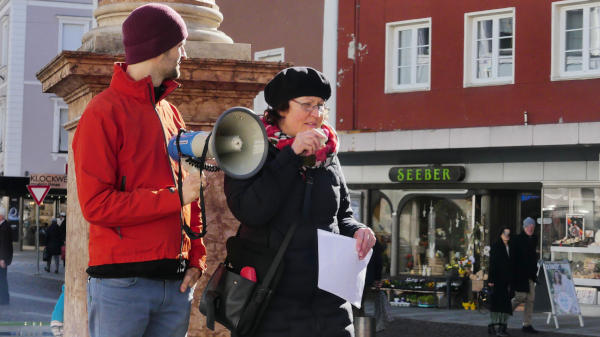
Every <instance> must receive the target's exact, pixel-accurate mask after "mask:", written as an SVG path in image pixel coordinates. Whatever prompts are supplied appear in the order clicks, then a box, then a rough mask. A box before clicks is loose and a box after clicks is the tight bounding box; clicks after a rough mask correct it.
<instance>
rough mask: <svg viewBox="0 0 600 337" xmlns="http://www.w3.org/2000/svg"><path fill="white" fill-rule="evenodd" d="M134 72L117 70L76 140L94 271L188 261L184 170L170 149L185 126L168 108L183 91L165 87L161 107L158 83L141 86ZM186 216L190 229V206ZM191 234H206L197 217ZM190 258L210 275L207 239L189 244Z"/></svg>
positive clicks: (78, 175) (85, 117)
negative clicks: (178, 176)
mask: <svg viewBox="0 0 600 337" xmlns="http://www.w3.org/2000/svg"><path fill="white" fill-rule="evenodd" d="M126 68H127V66H126V65H125V64H121V63H116V64H115V67H114V74H113V78H112V81H111V83H110V87H109V88H108V89H106V90H104V91H103V92H101V93H100V94H98V95H97V96H95V97H94V98H93V99H92V100H91V102H90V103H89V104H88V105H87V107H86V109H85V111H84V113H83V115H82V116H81V119H80V120H79V124H78V125H77V130H76V131H75V136H74V138H73V154H74V162H75V173H76V181H77V194H78V196H79V204H80V206H81V210H82V213H83V216H84V218H85V219H86V220H87V221H89V223H90V237H89V255H90V260H89V266H98V265H106V264H116V263H130V262H144V261H154V260H161V259H177V258H179V254H180V248H181V247H180V244H181V235H182V234H181V229H180V210H181V203H180V201H179V196H178V193H177V190H176V189H175V185H176V184H175V182H174V177H173V174H172V171H171V167H173V169H174V171H175V173H176V172H177V171H178V165H177V162H176V161H173V160H171V159H170V158H169V155H168V154H167V149H166V141H168V140H169V139H171V137H172V136H173V135H176V134H177V131H178V130H179V128H180V127H184V122H183V119H182V117H181V115H180V114H179V112H178V111H177V109H176V108H175V107H174V106H173V105H171V104H170V103H168V102H167V101H165V100H164V98H165V97H166V96H167V95H168V94H169V93H171V92H172V91H173V90H175V89H176V88H177V86H178V84H177V83H176V82H175V81H172V80H167V81H165V82H163V85H164V86H165V87H166V90H165V92H164V94H163V95H162V97H159V98H158V99H156V101H157V102H156V103H154V102H155V97H154V88H153V85H152V80H151V78H150V76H148V77H146V78H144V79H142V80H139V81H134V80H133V79H132V78H131V77H129V75H127V73H126V72H125V71H126ZM159 118H160V120H159ZM161 124H162V125H161ZM163 131H164V132H163ZM192 204H195V203H192ZM196 207H197V206H196ZM195 213H196V214H197V212H195ZM184 214H185V216H186V218H187V223H188V224H189V223H190V221H189V220H190V206H186V207H184ZM191 227H192V230H194V231H195V232H199V231H200V230H201V227H202V226H201V224H200V221H199V218H198V217H197V216H196V217H194V219H193V221H192V223H191ZM184 236H185V235H184ZM182 251H183V257H184V258H185V259H188V260H189V262H190V265H191V266H194V267H199V268H201V269H206V264H205V256H206V249H205V247H204V244H203V242H202V240H201V239H199V240H193V241H191V240H190V239H189V238H188V237H187V236H185V238H184V243H183V250H182Z"/></svg>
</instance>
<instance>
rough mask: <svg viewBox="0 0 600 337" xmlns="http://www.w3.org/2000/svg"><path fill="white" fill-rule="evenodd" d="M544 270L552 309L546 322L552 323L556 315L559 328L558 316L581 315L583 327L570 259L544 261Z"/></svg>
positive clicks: (581, 322) (556, 324)
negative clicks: (551, 320)
mask: <svg viewBox="0 0 600 337" xmlns="http://www.w3.org/2000/svg"><path fill="white" fill-rule="evenodd" d="M543 271H544V278H545V279H546V289H547V290H548V297H549V300H550V306H551V309H552V312H550V313H548V319H547V321H546V324H550V319H551V318H552V317H554V325H555V326H556V328H557V329H558V320H557V318H556V317H557V316H579V325H580V326H582V327H583V317H582V316H581V308H580V307H579V302H578V300H577V292H576V291H575V284H574V283H573V275H572V274H571V265H570V264H569V261H543Z"/></svg>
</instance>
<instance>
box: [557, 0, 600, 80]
mask: <svg viewBox="0 0 600 337" xmlns="http://www.w3.org/2000/svg"><path fill="white" fill-rule="evenodd" d="M552 9H553V21H552V25H553V30H552V31H553V39H552V43H553V46H552V58H553V62H552V64H553V67H552V78H553V79H554V80H561V79H574V78H589V77H598V76H600V1H589V0H587V1H581V0H578V1H560V2H555V3H553V5H552Z"/></svg>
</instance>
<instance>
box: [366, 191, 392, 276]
mask: <svg viewBox="0 0 600 337" xmlns="http://www.w3.org/2000/svg"><path fill="white" fill-rule="evenodd" d="M392 214H393V213H392V204H391V202H390V199H389V198H388V197H387V196H386V195H385V194H384V193H382V192H380V191H372V192H371V229H373V232H375V236H376V237H377V241H378V242H379V244H381V245H382V259H381V260H382V262H381V264H382V268H381V274H382V275H390V265H391V249H392V222H393V219H392V216H393V215H392Z"/></svg>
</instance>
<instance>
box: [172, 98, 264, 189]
mask: <svg viewBox="0 0 600 337" xmlns="http://www.w3.org/2000/svg"><path fill="white" fill-rule="evenodd" d="M208 137H210V139H209V142H208V149H207V153H206V157H205V158H214V159H215V160H216V162H217V165H218V166H219V168H220V169H221V170H223V172H225V174H227V175H228V176H230V177H232V178H236V179H245V178H249V177H252V176H253V175H255V174H256V173H258V171H260V169H261V168H262V166H263V164H264V163H265V160H266V159H267V151H268V145H269V143H268V140H267V132H266V130H265V127H264V125H263V123H262V122H261V121H260V119H259V118H258V117H257V116H256V114H254V112H253V111H252V110H250V109H247V108H243V107H234V108H231V109H228V110H227V111H225V112H224V113H223V114H221V116H219V118H218V119H217V122H216V123H215V126H214V127H213V129H212V132H207V131H192V132H183V133H182V134H181V135H179V149H177V138H178V137H177V136H175V137H173V138H172V139H171V140H170V141H169V145H168V147H167V149H168V151H169V155H170V156H171V158H173V159H175V160H177V159H179V153H180V152H181V154H182V156H183V157H189V158H190V159H192V160H194V159H196V160H197V159H200V158H201V157H202V152H203V150H204V147H205V145H206V139H207V138H208ZM201 164H202V165H204V163H201Z"/></svg>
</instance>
